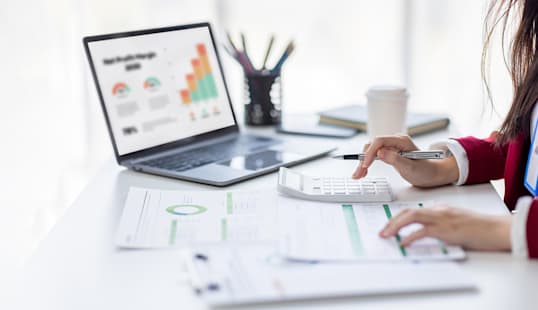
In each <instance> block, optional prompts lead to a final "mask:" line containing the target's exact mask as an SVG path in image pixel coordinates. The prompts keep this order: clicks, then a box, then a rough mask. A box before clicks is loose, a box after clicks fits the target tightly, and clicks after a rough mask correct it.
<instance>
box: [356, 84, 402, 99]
mask: <svg viewBox="0 0 538 310" xmlns="http://www.w3.org/2000/svg"><path fill="white" fill-rule="evenodd" d="M366 96H368V97H384V98H387V97H388V98H400V97H408V96H409V94H408V93H407V89H406V88H405V87H403V86H398V85H375V86H372V87H370V88H369V89H368V92H367V93H366Z"/></svg>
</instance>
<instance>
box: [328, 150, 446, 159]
mask: <svg viewBox="0 0 538 310" xmlns="http://www.w3.org/2000/svg"><path fill="white" fill-rule="evenodd" d="M400 156H403V157H405V158H409V159H443V158H447V157H449V156H450V152H449V151H442V150H432V151H409V152H404V151H401V152H400ZM364 157H365V154H364V153H360V154H344V155H336V156H332V158H334V159H344V160H364ZM376 159H377V158H376Z"/></svg>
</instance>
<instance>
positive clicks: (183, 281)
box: [17, 129, 538, 310]
mask: <svg viewBox="0 0 538 310" xmlns="http://www.w3.org/2000/svg"><path fill="white" fill-rule="evenodd" d="M251 131H254V132H257V133H262V134H272V130H269V129H262V130H251ZM449 135H451V133H450V132H448V131H441V132H437V133H434V134H429V135H425V136H421V137H418V138H417V139H416V141H417V143H418V144H419V146H421V147H427V146H428V144H429V143H431V142H434V141H438V140H441V139H443V138H447V137H448V136H449ZM282 138H284V139H289V140H292V141H296V142H297V143H300V142H301V141H303V140H305V139H307V140H313V139H315V140H316V141H319V142H320V143H327V144H330V145H335V146H338V147H339V151H355V152H356V151H357V150H359V148H360V146H361V145H362V144H363V143H364V142H365V140H366V137H365V136H364V135H358V136H356V137H354V138H352V139H347V140H340V139H324V138H309V137H294V136H282ZM356 164H357V163H356V162H353V161H337V160H332V159H329V158H323V159H318V160H315V161H312V162H309V163H306V164H302V165H300V166H296V167H295V168H294V169H297V170H299V171H301V172H303V173H309V174H311V175H331V176H333V175H342V176H349V175H350V174H351V172H352V170H353V169H354V168H355V165H356ZM370 173H371V174H372V175H374V174H377V175H385V176H387V177H388V179H389V181H390V182H391V184H392V187H393V189H394V192H395V194H396V196H397V198H398V199H401V200H413V199H421V200H435V201H438V202H446V203H450V204H452V205H455V206H460V207H464V208H472V209H473V210H476V211H479V212H485V213H490V214H503V213H506V212H507V211H506V209H505V207H504V204H503V202H502V200H501V199H500V198H499V196H498V195H497V193H496V192H495V190H494V189H493V187H492V186H491V185H490V184H481V185H473V186H463V187H457V186H445V187H441V188H437V189H432V190H421V189H417V188H413V187H411V186H410V185H409V184H408V183H406V182H405V181H404V180H402V179H401V178H400V177H399V176H398V175H397V174H396V173H395V171H393V169H391V168H390V167H388V166H387V165H385V164H383V163H380V162H377V163H375V164H374V165H373V166H372V168H371V170H370ZM275 184H276V173H272V174H269V175H266V176H262V177H259V178H256V179H253V180H249V181H246V182H243V183H240V184H236V185H233V186H230V187H228V189H232V190H236V189H255V188H269V187H274V186H275ZM130 186H141V187H154V188H163V189H181V190H185V189H187V190H188V189H192V190H214V189H215V187H211V186H205V185H199V184H195V183H188V182H182V181H178V180H173V179H168V178H163V177H158V176H151V175H145V174H141V173H137V172H133V171H128V170H125V169H123V168H120V167H118V166H117V165H116V163H115V162H113V161H110V162H108V163H107V164H106V165H105V166H104V167H103V169H102V170H101V171H100V172H99V173H98V174H97V175H96V176H95V178H94V179H93V181H92V182H91V183H90V184H89V185H88V186H87V187H86V189H85V190H84V191H83V192H82V193H81V194H80V196H79V198H78V199H77V200H76V202H75V203H74V204H73V205H72V206H71V207H70V208H69V210H68V211H67V212H66V214H65V215H64V216H63V218H62V219H61V220H60V221H59V223H58V224H57V225H56V226H55V228H54V229H53V231H52V232H51V233H50V234H49V235H48V236H47V238H46V239H45V240H44V241H43V242H42V244H41V246H40V248H39V249H38V250H37V252H36V253H35V254H34V256H33V257H32V259H31V260H30V261H29V263H28V265H27V267H26V270H25V273H24V275H23V276H22V277H21V279H20V283H18V284H17V296H18V297H19V298H18V300H17V303H19V304H18V305H17V308H24V309H54V310H59V309H159V308H161V309H165V308H166V309H205V307H204V305H203V304H202V303H201V302H200V301H199V300H198V299H197V298H196V297H195V296H194V295H193V294H192V292H191V290H190V288H189V286H188V285H187V278H186V275H185V274H184V273H183V271H182V270H181V264H180V263H179V259H178V256H177V254H176V253H175V252H173V251H166V250H156V251H139V250H119V249H117V248H116V247H115V246H114V243H113V236H114V234H115V231H116V228H117V225H118V222H119V219H120V216H121V212H122V209H123V205H124V201H125V198H126V195H127V191H128V189H129V187H130ZM461 265H462V266H463V268H464V269H465V270H466V271H467V272H468V273H469V274H470V275H471V276H472V278H473V279H474V280H475V281H476V283H477V284H478V289H477V290H476V291H469V292H445V293H428V294H412V295H397V296H378V297H366V298H364V297H361V298H345V299H342V298H339V299H332V300H315V301H306V302H294V303H280V304H273V305H263V306H257V307H254V306H251V307H242V308H244V309H247V308H248V309H250V308H257V309H258V308H264V309H288V308H292V309H322V308H323V309H325V308H330V309H357V308H358V307H361V308H366V309H407V308H411V307H412V308H414V309H429V310H431V309H457V308H458V307H462V308H464V309H508V308H512V309H525V308H532V307H534V306H535V305H536V304H537V302H538V295H537V294H535V293H536V292H535V291H536V288H537V287H538V262H534V261H528V260H522V259H514V258H512V257H511V256H510V254H509V253H479V252H469V253H468V259H467V260H466V261H465V262H462V263H461ZM364 280H367V279H357V281H364Z"/></svg>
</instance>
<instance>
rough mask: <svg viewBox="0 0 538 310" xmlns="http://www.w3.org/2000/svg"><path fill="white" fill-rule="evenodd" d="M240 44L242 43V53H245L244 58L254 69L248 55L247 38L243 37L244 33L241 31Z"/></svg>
mask: <svg viewBox="0 0 538 310" xmlns="http://www.w3.org/2000/svg"><path fill="white" fill-rule="evenodd" d="M241 45H243V55H245V59H246V61H247V62H248V64H249V66H250V67H251V68H252V69H254V66H253V65H252V61H250V57H249V56H248V51H247V39H246V38H245V34H244V33H242V32H241Z"/></svg>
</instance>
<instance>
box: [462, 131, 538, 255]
mask: <svg viewBox="0 0 538 310" xmlns="http://www.w3.org/2000/svg"><path fill="white" fill-rule="evenodd" d="M456 141H458V142H459V143H460V144H461V146H462V147H463V148H464V149H465V152H466V153H467V158H468V159H469V175H468V176H467V180H466V182H465V184H475V183H484V182H489V181H490V180H495V179H501V178H504V185H505V191H504V202H505V203H506V205H507V207H508V209H510V210H513V209H514V208H515V206H516V203H517V200H518V199H519V198H520V197H522V196H532V195H531V194H530V193H529V191H528V190H527V189H526V188H525V186H524V185H523V181H524V178H525V168H526V166H527V157H528V153H529V147H530V139H529V138H525V137H524V135H523V134H520V135H519V136H517V137H516V138H515V139H513V140H512V141H511V142H510V143H508V144H507V145H505V146H503V147H495V145H494V135H492V136H490V137H489V138H487V139H477V138H474V137H465V138H459V139H456ZM527 246H528V250H529V257H532V258H538V199H537V198H534V200H533V201H532V205H531V208H530V209H529V215H528V217H527Z"/></svg>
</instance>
